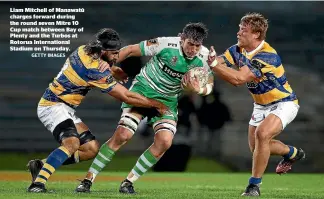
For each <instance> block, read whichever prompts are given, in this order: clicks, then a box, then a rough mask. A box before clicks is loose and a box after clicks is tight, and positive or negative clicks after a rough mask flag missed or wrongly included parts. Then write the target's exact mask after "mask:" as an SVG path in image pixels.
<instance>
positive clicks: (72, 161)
mask: <svg viewBox="0 0 324 199" xmlns="http://www.w3.org/2000/svg"><path fill="white" fill-rule="evenodd" d="M42 162H43V163H44V164H45V162H46V158H45V159H42ZM78 162H80V156H79V151H76V152H75V153H74V154H73V155H71V157H69V158H68V159H67V160H65V162H63V165H69V164H75V163H78Z"/></svg>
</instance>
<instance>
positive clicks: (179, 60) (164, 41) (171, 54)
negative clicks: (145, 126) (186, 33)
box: [136, 37, 211, 97]
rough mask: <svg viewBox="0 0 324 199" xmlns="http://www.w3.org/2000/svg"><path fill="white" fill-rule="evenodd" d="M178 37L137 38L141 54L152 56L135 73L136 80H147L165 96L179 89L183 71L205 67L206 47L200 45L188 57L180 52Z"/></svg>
mask: <svg viewBox="0 0 324 199" xmlns="http://www.w3.org/2000/svg"><path fill="white" fill-rule="evenodd" d="M180 40H181V39H180V37H159V38H156V39H151V40H146V41H142V42H140V44H139V45H140V49H141V52H142V55H143V56H153V57H152V58H151V59H150V60H149V61H148V62H147V63H146V65H145V66H144V67H143V68H142V69H141V71H140V73H139V74H138V75H137V76H136V80H137V81H140V82H142V83H144V84H145V85H147V84H148V86H150V87H151V88H153V89H154V90H155V91H157V92H159V93H161V94H162V95H164V96H167V97H178V96H179V95H180V93H181V91H182V89H181V79H182V77H183V75H184V74H185V73H186V72H187V71H188V70H190V69H191V68H194V67H206V69H207V70H208V71H210V72H211V70H210V69H209V66H208V64H207V59H208V53H209V50H208V49H207V48H206V47H204V46H202V47H201V49H200V51H199V52H198V54H197V55H196V56H195V57H194V58H192V59H188V58H186V57H185V56H184V55H183V52H182V49H181V45H180Z"/></svg>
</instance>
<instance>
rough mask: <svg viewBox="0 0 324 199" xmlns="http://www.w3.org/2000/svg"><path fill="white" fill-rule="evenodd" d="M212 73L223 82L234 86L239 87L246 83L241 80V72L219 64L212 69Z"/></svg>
mask: <svg viewBox="0 0 324 199" xmlns="http://www.w3.org/2000/svg"><path fill="white" fill-rule="evenodd" d="M212 71H213V72H214V73H216V74H217V75H218V76H220V77H221V78H222V79H223V80H225V81H227V82H229V83H231V84H232V85H234V86H239V85H242V84H244V83H245V82H244V81H243V80H242V79H241V78H240V75H239V72H238V71H237V70H234V69H232V68H229V67H227V66H226V65H225V64H217V66H215V67H213V68H212Z"/></svg>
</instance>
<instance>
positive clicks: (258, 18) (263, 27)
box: [240, 12, 269, 40]
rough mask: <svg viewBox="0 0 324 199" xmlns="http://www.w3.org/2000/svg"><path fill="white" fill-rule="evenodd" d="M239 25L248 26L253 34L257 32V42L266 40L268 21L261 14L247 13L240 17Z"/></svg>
mask: <svg viewBox="0 0 324 199" xmlns="http://www.w3.org/2000/svg"><path fill="white" fill-rule="evenodd" d="M240 24H242V25H243V24H244V25H246V26H250V27H251V29H252V32H253V33H257V32H259V33H260V36H259V38H258V39H259V40H264V39H265V38H266V34H267V30H268V27H269V25H268V19H266V18H265V17H264V16H263V15H262V14H260V13H255V12H253V13H247V14H245V15H244V16H243V17H242V19H241V22H240Z"/></svg>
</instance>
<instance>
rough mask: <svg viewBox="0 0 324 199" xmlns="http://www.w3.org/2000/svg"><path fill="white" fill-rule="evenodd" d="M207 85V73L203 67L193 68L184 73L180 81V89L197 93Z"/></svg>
mask: <svg viewBox="0 0 324 199" xmlns="http://www.w3.org/2000/svg"><path fill="white" fill-rule="evenodd" d="M207 83H208V71H207V70H206V69H205V68H203V67H195V68H192V69H190V70H189V71H188V72H186V73H185V74H184V76H183V78H182V80H181V88H182V89H184V90H185V91H193V92H196V93H199V92H200V90H201V89H202V88H205V86H206V84H207Z"/></svg>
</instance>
